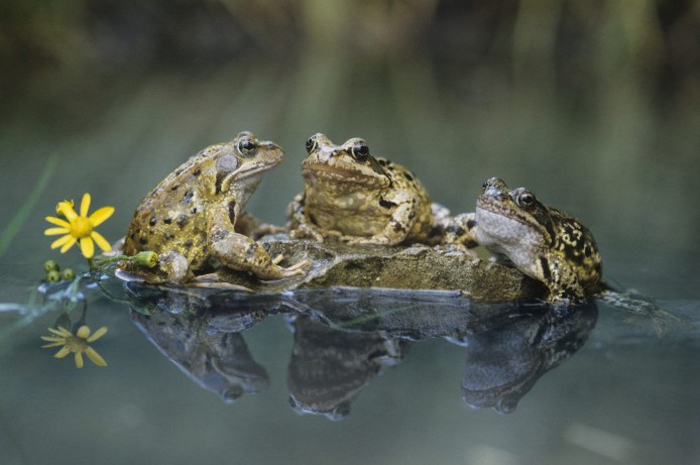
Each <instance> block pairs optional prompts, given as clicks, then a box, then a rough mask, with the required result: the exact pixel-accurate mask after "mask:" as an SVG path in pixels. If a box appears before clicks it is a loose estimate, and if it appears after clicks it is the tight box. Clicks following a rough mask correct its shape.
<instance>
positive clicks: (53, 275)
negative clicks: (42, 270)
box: [46, 270, 61, 283]
mask: <svg viewBox="0 0 700 465" xmlns="http://www.w3.org/2000/svg"><path fill="white" fill-rule="evenodd" d="M46 280H47V281H48V282H50V283H57V282H59V281H60V280H61V273H59V272H58V271H56V270H51V271H49V272H48V273H46Z"/></svg>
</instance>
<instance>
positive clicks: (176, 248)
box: [123, 132, 308, 283]
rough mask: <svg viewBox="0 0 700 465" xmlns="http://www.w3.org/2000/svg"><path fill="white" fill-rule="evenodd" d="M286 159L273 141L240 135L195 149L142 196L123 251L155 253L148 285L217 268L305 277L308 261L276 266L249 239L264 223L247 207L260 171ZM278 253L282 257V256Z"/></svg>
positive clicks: (181, 279) (182, 279)
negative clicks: (245, 209) (250, 212)
mask: <svg viewBox="0 0 700 465" xmlns="http://www.w3.org/2000/svg"><path fill="white" fill-rule="evenodd" d="M283 156H284V152H283V150H282V149H281V148H280V147H279V146H278V145H276V144H274V143H272V142H268V141H260V140H258V139H257V138H256V137H255V135H254V134H252V133H250V132H241V133H240V134H238V135H237V136H236V137H235V138H234V139H233V140H232V141H230V142H225V143H221V144H215V145H212V146H210V147H207V148H205V149H204V150H202V151H200V152H199V153H197V154H196V155H194V156H193V157H191V158H190V159H189V160H187V161H186V162H185V163H183V164H182V165H180V166H179V167H178V168H177V169H176V170H175V171H173V172H172V173H170V175H168V176H167V177H166V178H165V179H164V180H163V181H162V182H161V183H160V184H158V186H157V187H156V188H155V189H153V190H152V191H151V192H150V193H148V194H147V195H146V197H144V198H143V200H141V202H140V203H139V205H138V207H137V208H136V213H135V214H134V217H133V219H132V221H131V225H130V227H129V232H128V234H127V236H126V239H125V243H124V247H123V251H124V253H125V254H126V255H134V254H136V253H137V252H140V251H144V250H151V251H154V252H156V253H157V254H158V266H157V268H156V269H155V271H153V272H147V271H143V270H140V271H139V272H138V274H141V275H145V279H146V281H148V282H175V283H182V282H186V281H189V280H191V279H193V278H194V276H195V275H197V274H201V273H204V272H207V271H210V270H212V269H215V268H217V267H220V266H224V267H227V268H230V269H234V270H240V271H247V272H249V273H251V274H253V275H255V276H257V277H259V278H262V279H279V278H287V277H291V276H296V275H301V274H305V271H304V268H305V267H306V265H307V264H308V262H306V261H304V262H300V263H297V264H295V265H293V266H290V267H288V268H283V267H281V266H279V265H278V263H279V261H278V259H275V260H273V259H272V258H271V257H270V255H269V254H268V253H267V252H266V251H265V249H264V248H263V247H262V245H260V244H259V243H258V242H256V241H255V240H254V238H255V237H256V235H257V234H259V233H261V232H264V230H265V229H266V228H267V225H264V224H262V223H261V222H260V221H259V220H257V219H255V218H253V217H252V216H250V215H248V214H246V213H245V212H244V208H245V205H246V202H247V201H248V199H249V197H250V196H251V194H252V193H253V192H254V191H255V188H256V187H257V186H258V184H259V183H260V181H261V179H262V176H263V174H264V173H265V172H266V171H268V170H270V169H272V168H274V167H275V166H277V165H279V164H280V163H281V162H282V159H283ZM279 258H281V257H279Z"/></svg>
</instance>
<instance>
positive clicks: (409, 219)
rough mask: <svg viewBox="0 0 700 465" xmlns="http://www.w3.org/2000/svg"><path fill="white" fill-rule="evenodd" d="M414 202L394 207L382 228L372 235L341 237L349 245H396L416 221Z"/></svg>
mask: <svg viewBox="0 0 700 465" xmlns="http://www.w3.org/2000/svg"><path fill="white" fill-rule="evenodd" d="M415 205H416V204H415V202H405V203H402V204H400V205H398V206H397V207H396V209H395V210H394V213H393V214H392V215H391V219H389V222H388V223H387V224H386V226H385V227H384V230H382V232H380V233H379V234H375V235H374V236H372V237H354V236H346V237H341V240H342V241H343V242H346V243H348V244H351V245H370V244H373V245H398V244H400V243H401V242H403V241H405V240H406V238H407V237H408V234H409V233H410V232H411V228H412V227H413V224H414V223H415V221H416V215H417V212H416V207H415Z"/></svg>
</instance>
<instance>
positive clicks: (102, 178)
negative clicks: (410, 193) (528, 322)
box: [0, 0, 700, 465]
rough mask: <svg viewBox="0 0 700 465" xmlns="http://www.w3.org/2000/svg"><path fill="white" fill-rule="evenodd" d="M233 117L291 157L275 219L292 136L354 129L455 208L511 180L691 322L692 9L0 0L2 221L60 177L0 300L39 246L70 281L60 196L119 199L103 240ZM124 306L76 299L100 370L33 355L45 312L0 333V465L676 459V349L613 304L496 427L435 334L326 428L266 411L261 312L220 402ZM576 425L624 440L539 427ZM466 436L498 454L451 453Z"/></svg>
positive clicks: (687, 425)
mask: <svg viewBox="0 0 700 465" xmlns="http://www.w3.org/2000/svg"><path fill="white" fill-rule="evenodd" d="M244 129H249V130H252V131H254V132H255V133H256V134H257V135H258V136H260V137H261V138H264V139H271V140H274V141H275V142H277V143H279V144H281V145H282V146H283V147H285V149H286V151H287V160H286V161H285V163H284V164H283V165H282V166H280V167H279V168H277V169H276V170H275V171H274V172H272V173H270V174H268V175H267V177H266V179H265V180H264V181H263V183H262V184H261V186H260V188H259V190H258V192H257V193H256V194H255V195H254V196H253V198H252V200H251V202H250V204H249V210H250V211H251V212H252V213H254V214H256V215H258V216H260V217H262V218H263V219H265V220H267V221H269V222H273V223H276V224H283V223H284V221H285V208H286V206H287V204H288V203H289V202H290V201H291V199H292V197H293V196H294V195H295V194H296V193H297V192H299V191H300V190H301V188H302V185H303V184H302V179H301V176H300V173H299V164H300V163H301V160H302V159H303V157H304V155H305V150H304V141H305V140H306V138H307V137H308V136H310V135H311V134H314V133H316V132H319V131H320V132H324V133H326V134H328V136H329V137H330V138H331V139H333V140H334V141H335V142H336V143H342V142H343V141H345V140H346V139H348V138H350V137H354V136H361V137H364V138H365V139H366V140H367V141H368V143H369V146H370V148H371V151H372V153H374V154H375V155H378V156H386V157H388V158H390V159H392V160H394V161H396V162H398V163H401V164H404V165H406V166H407V167H409V168H410V169H411V170H412V171H414V172H415V173H416V174H417V176H418V177H419V178H420V179H421V180H422V182H423V183H424V184H425V186H426V187H427V189H428V191H429V192H430V194H431V197H432V199H433V200H434V201H438V202H441V203H443V204H445V205H447V206H448V207H449V208H450V209H452V210H453V211H454V212H463V211H471V210H473V208H474V201H475V198H476V196H477V195H478V194H479V191H480V187H481V184H482V182H483V180H484V179H486V178H488V177H491V176H500V177H503V178H504V179H505V180H506V181H507V182H508V183H509V184H510V185H511V186H512V187H517V186H521V185H525V186H528V187H530V188H532V189H533V190H534V191H535V192H536V193H537V194H538V196H539V197H540V198H541V199H542V200H543V201H544V202H545V203H547V204H550V205H553V206H556V207H558V208H561V209H563V210H565V211H568V212H570V213H572V214H574V215H575V216H577V217H578V218H580V219H581V220H582V221H583V222H584V224H586V225H587V226H588V227H589V228H590V229H591V230H592V231H593V233H594V234H595V236H596V238H597V240H598V243H599V246H600V249H601V252H602V254H603V258H604V263H605V265H604V269H605V275H606V279H608V280H610V281H612V282H616V283H619V284H621V285H623V286H626V287H631V288H636V289H638V290H640V291H642V292H643V293H644V294H646V295H649V296H653V297H656V298H659V299H661V300H662V301H663V302H664V303H669V308H671V309H672V310H676V309H684V311H685V312H686V314H688V315H691V314H697V309H698V307H699V304H698V301H699V300H700V299H699V297H700V295H699V292H698V288H699V287H700V274H699V273H698V272H697V269H698V262H699V261H700V245H699V242H698V240H699V239H700V208H699V207H698V202H697V200H696V195H697V194H698V192H700V177H699V176H698V173H699V172H700V1H690V0H679V1H670V0H570V1H557V0H522V1H516V0H492V1H475V0H464V1H458V0H391V1H390V0H364V1H351V0H277V1H273V0H249V1H243V0H206V1H192V0H169V1H166V0H143V1H139V2H128V1H116V0H104V1H89V0H4V1H3V2H2V3H0V161H1V163H0V166H1V168H0V195H2V202H0V218H1V219H2V223H3V226H0V232H2V231H3V229H4V226H6V225H7V224H8V222H9V221H10V219H11V218H13V217H14V216H15V214H16V213H17V211H18V209H19V208H20V207H21V206H22V205H23V204H25V202H26V201H27V198H28V196H29V195H30V194H31V193H32V192H33V190H34V188H35V185H36V183H37V180H38V179H39V178H40V176H41V173H42V172H43V170H44V169H45V167H46V166H47V163H50V162H49V160H52V159H55V160H57V163H58V164H57V168H56V170H55V172H54V174H53V176H52V177H51V179H50V181H49V184H48V188H47V189H46V190H45V191H44V192H43V194H42V195H41V196H40V197H39V199H38V201H37V203H36V205H35V207H34V208H33V209H32V211H31V213H30V214H29V216H28V217H27V218H26V221H24V222H22V223H21V225H20V226H21V227H20V228H19V229H18V233H17V234H16V235H13V237H12V241H11V242H10V243H9V244H10V245H9V248H8V249H7V251H6V252H5V254H4V255H2V256H0V282H2V285H0V302H26V299H27V295H28V293H29V292H30V291H31V290H32V289H33V288H35V287H36V285H37V283H38V281H39V280H40V279H41V278H42V277H43V276H44V273H43V270H42V268H41V266H42V263H43V262H44V261H45V260H47V259H60V261H61V263H62V265H63V266H64V267H66V266H72V267H73V268H75V269H77V270H81V269H84V261H83V260H82V259H81V257H80V256H79V254H78V252H77V251H76V250H75V249H73V250H71V251H70V253H68V254H67V255H65V256H60V255H59V254H58V252H56V251H51V250H49V244H50V240H49V239H48V238H46V237H45V236H44V235H43V230H44V229H45V228H46V227H47V226H48V224H47V223H46V222H45V221H44V216H46V215H50V214H53V213H54V211H55V210H54V209H55V204H56V202H58V201H60V200H63V199H66V198H69V199H70V198H73V199H75V200H76V201H79V199H80V197H81V196H82V194H83V193H84V192H90V193H91V194H92V197H93V209H95V208H98V207H101V206H103V205H112V206H115V207H116V213H115V215H114V216H113V217H112V218H111V219H110V220H109V221H107V222H106V223H105V224H103V225H102V226H100V228H99V230H100V232H101V233H103V234H104V235H105V236H106V237H107V238H108V239H109V240H111V241H114V240H116V239H117V238H119V237H121V236H123V235H124V234H125V232H126V229H127V227H128V223H129V221H130V219H131V216H132V214H133V210H134V208H135V207H136V205H137V203H138V201H139V200H140V199H141V197H142V196H143V195H145V194H146V192H148V191H149V190H150V189H151V188H152V187H153V186H155V185H156V184H157V183H158V182H159V181H160V180H161V179H163V177H165V176H166V175H167V174H168V173H169V172H171V171H172V170H173V169H175V167H176V166H177V165H178V164H179V163H181V162H182V161H184V160H185V159H186V158H187V157H188V156H190V155H191V154H193V153H195V152H197V151H198V150H199V149H201V148H203V147H205V146H207V145H210V144H212V143H214V142H218V141H221V140H228V139H230V138H232V137H233V136H234V135H235V134H236V133H238V132H239V131H241V130H244ZM52 157H55V158H52ZM124 310H125V307H123V306H121V305H117V304H113V303H109V302H106V301H100V302H97V303H95V304H91V312H92V316H91V318H92V321H93V323H91V324H94V325H101V324H106V325H108V326H110V333H109V335H108V336H106V337H105V338H104V340H101V341H100V344H101V345H100V346H99V350H100V352H101V353H103V355H104V356H105V358H107V360H108V362H109V363H110V367H109V368H107V369H106V371H103V372H97V370H96V369H94V370H90V369H91V368H93V367H89V368H86V369H85V370H84V371H83V372H80V373H76V370H75V369H74V367H73V366H71V363H70V362H69V361H65V360H64V362H67V363H64V364H61V363H60V361H56V360H53V359H52V358H51V357H50V354H49V353H48V352H45V351H42V349H40V348H39V340H38V336H39V335H40V334H42V333H43V332H45V328H46V326H48V325H50V324H52V321H53V320H52V318H53V316H52V317H51V318H49V317H47V318H45V319H44V320H42V321H40V322H35V323H34V324H33V325H32V326H30V327H29V328H27V329H26V330H25V331H24V332H22V333H20V334H17V335H16V337H14V338H13V339H12V340H11V341H10V343H9V344H8V345H6V346H5V347H9V349H10V350H7V351H5V352H4V354H3V356H2V357H0V371H2V372H3V373H12V375H11V376H7V375H4V376H0V394H1V396H0V432H1V433H2V434H0V462H3V464H4V461H7V462H8V463H12V464H14V463H73V464H78V463H124V461H125V460H127V459H128V457H129V456H130V455H133V456H138V457H140V458H144V457H146V458H148V460H147V461H148V462H149V463H156V462H158V461H163V462H167V463H192V462H193V461H200V460H201V461H206V458H209V459H213V460H218V461H219V462H222V461H224V462H226V461H229V462H231V463H255V462H256V460H257V461H258V462H259V463H306V464H309V463H329V460H330V459H329V457H330V458H331V459H332V460H334V461H335V462H336V463H348V464H350V463H357V462H358V461H361V462H363V463H392V462H393V463H397V462H398V463H426V462H429V461H431V460H434V461H436V463H470V464H474V465H477V464H485V463H489V464H492V463H499V464H512V463H533V464H534V463H537V464H543V463H551V464H560V463H577V464H578V463H581V464H583V463H635V464H639V463H650V464H651V463H661V462H668V463H688V464H690V463H698V462H697V459H698V457H699V455H698V453H699V451H698V446H697V440H696V439H697V436H698V434H697V433H698V424H699V423H698V411H700V409H699V408H698V398H697V388H696V386H697V370H696V369H695V368H694V366H693V362H694V361H697V341H696V340H695V341H690V342H688V341H686V342H685V343H675V344H674V341H673V340H670V341H668V340H662V339H658V340H657V339H655V338H654V337H651V338H648V339H644V338H640V337H638V336H637V335H636V334H635V333H634V332H633V331H631V330H630V329H629V328H630V326H629V325H625V324H623V322H622V321H621V320H622V317H621V316H620V315H621V314H620V313H616V312H615V311H612V310H611V309H608V308H602V309H601V320H602V321H601V322H599V325H598V328H596V331H595V332H594V335H593V338H592V340H591V341H590V342H589V344H588V345H587V346H586V347H585V348H584V350H583V351H582V352H581V354H580V355H577V357H574V358H573V359H572V361H571V362H567V364H566V365H564V366H562V367H561V368H558V369H557V371H556V372H554V373H552V374H551V375H547V377H545V378H544V380H543V381H542V382H541V383H539V384H538V386H537V387H536V388H535V389H533V391H532V395H531V396H530V397H528V400H527V401H523V403H522V405H521V406H520V407H519V410H518V412H516V413H515V414H514V415H513V416H511V417H508V418H507V419H504V418H501V417H497V416H496V415H495V414H494V413H493V412H491V411H479V412H468V411H466V409H461V408H460V407H461V406H462V404H461V399H460V394H459V378H460V376H461V371H460V370H461V369H462V364H463V360H464V350H465V349H464V348H462V347H458V346H456V345H453V344H448V343H447V342H445V341H440V340H433V341H427V342H425V343H421V344H420V346H419V345H418V344H416V347H415V348H413V349H412V354H413V355H412V358H411V359H410V360H409V361H407V362H406V363H405V364H403V365H402V366H401V367H397V368H396V371H394V372H392V373H391V374H388V375H387V376H385V377H381V378H379V379H377V380H376V381H374V383H373V385H372V386H371V387H370V388H368V389H367V390H366V391H365V392H364V393H363V395H362V397H361V399H360V400H359V401H358V403H357V405H356V406H354V407H353V412H354V413H353V414H352V416H351V417H349V418H348V419H347V420H344V421H343V422H340V423H334V424H332V426H331V424H330V423H329V422H328V421H326V419H325V418H309V417H305V418H304V419H299V418H298V417H296V416H295V415H294V414H293V413H292V412H291V410H290V409H288V408H287V406H286V397H287V395H288V390H287V388H286V386H285V382H284V377H285V370H286V368H285V364H286V361H287V359H288V358H287V357H288V355H289V350H290V347H291V344H292V343H291V335H290V334H289V333H288V331H287V329H285V327H284V324H283V322H282V321H281V319H279V318H277V319H273V318H270V319H268V320H267V321H266V322H265V323H263V324H262V325H260V327H256V328H255V329H254V331H251V332H250V333H246V334H247V335H246V337H247V338H248V337H249V341H250V344H251V350H252V351H253V353H255V354H256V358H257V357H259V360H260V361H261V363H264V364H266V366H268V368H269V370H270V373H271V374H272V378H273V379H272V385H273V388H272V391H271V393H269V394H263V395H260V396H250V397H246V398H245V399H242V400H241V402H240V404H236V405H235V406H229V407H226V408H223V406H222V404H221V402H220V401H219V399H217V398H216V397H215V396H213V395H211V394H210V393H208V392H205V391H203V390H201V389H199V388H198V387H196V386H195V385H194V384H193V383H192V382H191V381H190V380H188V379H187V378H186V377H185V376H183V375H182V374H181V373H180V372H178V371H177V369H176V368H175V367H174V366H172V365H171V364H170V363H169V362H167V361H166V360H165V359H164V358H162V357H161V356H160V355H159V354H158V353H157V352H156V350H155V349H154V348H153V347H152V346H151V345H150V344H149V343H148V342H147V341H146V340H145V339H144V338H143V336H142V335H141V334H140V333H139V332H138V331H137V330H136V329H135V328H134V327H133V325H132V324H131V323H130V322H129V321H127V319H126V317H125V315H124ZM10 320H11V318H10V317H9V316H8V315H7V314H5V315H2V317H0V324H2V323H4V322H6V321H10ZM256 331H257V332H256ZM248 334H252V335H251V336H248ZM90 375H91V376H92V377H90V378H85V377H83V376H90ZM87 379H89V380H90V381H89V382H88V381H86V380H87ZM28 393H30V394H28ZM579 423H583V424H586V425H591V426H594V427H598V428H601V429H602V430H606V431H610V432H613V433H615V434H617V435H620V436H622V437H626V438H629V440H630V441H631V443H632V444H633V445H634V451H635V455H633V456H630V457H627V459H626V460H619V461H614V460H610V459H605V458H603V459H601V457H599V456H597V455H591V454H590V452H588V451H584V450H583V449H580V448H576V447H574V446H572V445H571V444H567V443H566V442H565V441H563V439H562V438H561V433H562V431H564V430H565V428H566V427H567V425H571V424H579ZM474 444H476V445H479V444H487V445H491V446H493V447H502V448H503V449H504V450H506V451H511V452H512V453H513V454H515V455H508V454H506V455H505V456H504V455H500V456H497V458H498V457H500V461H497V462H493V461H491V462H489V461H488V460H487V459H488V458H489V457H491V456H489V454H486V455H485V457H487V459H483V457H482V458H479V457H477V458H474V457H476V456H477V455H478V454H477V452H478V450H477V452H474V451H475V450H476V449H475V448H474V447H472V446H473V445H474ZM487 452H488V450H487ZM3 453H4V454H5V456H4V457H3ZM474 454H476V455H474ZM27 457H28V459H27ZM514 457H515V458H517V460H516V459H514ZM492 458H493V457H492ZM34 459H35V460H38V462H36V461H35V460H34ZM600 460H604V461H603V462H601V461H600ZM137 462H138V461H137Z"/></svg>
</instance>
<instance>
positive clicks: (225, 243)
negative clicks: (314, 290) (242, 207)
mask: <svg viewBox="0 0 700 465" xmlns="http://www.w3.org/2000/svg"><path fill="white" fill-rule="evenodd" d="M207 231H208V236H207V245H208V248H209V253H210V254H211V256H212V257H213V258H215V259H216V260H218V261H219V262H221V263H222V264H223V265H224V266H226V267H228V268H231V269H233V270H241V271H248V272H250V273H252V274H254V275H255V276H257V277H259V278H262V279H281V278H289V277H291V276H297V275H304V274H306V271H305V270H304V268H305V267H307V266H308V265H309V262H308V261H306V260H304V261H302V262H299V263H297V264H295V265H292V266H290V267H289V268H283V267H281V266H279V265H277V264H276V263H275V262H273V260H272V258H271V257H270V254H268V253H267V251H266V250H265V248H264V247H263V246H262V245H260V244H259V243H258V242H256V241H254V240H253V239H251V238H250V237H248V236H245V235H243V234H240V233H237V232H235V229H234V226H233V225H232V224H231V221H230V219H229V215H228V208H225V207H222V206H212V207H210V208H209V210H208V211H207Z"/></svg>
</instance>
